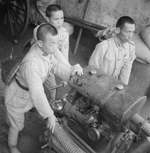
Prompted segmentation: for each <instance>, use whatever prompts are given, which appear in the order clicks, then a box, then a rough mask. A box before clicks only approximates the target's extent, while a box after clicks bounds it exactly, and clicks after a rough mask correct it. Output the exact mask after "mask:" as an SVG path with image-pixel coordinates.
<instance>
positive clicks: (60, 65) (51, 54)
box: [5, 24, 83, 153]
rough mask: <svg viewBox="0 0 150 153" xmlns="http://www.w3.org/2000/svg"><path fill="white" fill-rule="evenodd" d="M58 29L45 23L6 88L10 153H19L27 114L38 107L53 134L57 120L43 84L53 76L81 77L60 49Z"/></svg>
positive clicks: (78, 70) (79, 68) (79, 69)
mask: <svg viewBox="0 0 150 153" xmlns="http://www.w3.org/2000/svg"><path fill="white" fill-rule="evenodd" d="M57 36H58V35H57V30H56V28H55V27H53V26H52V25H50V24H42V25H41V26H40V27H39V28H38V30H37V39H38V40H37V42H36V43H35V44H33V46H32V47H31V48H30V50H29V52H28V53H27V55H26V56H25V57H24V59H23V60H22V63H21V65H20V68H19V70H18V71H17V73H16V76H15V78H14V80H13V81H12V82H11V84H10V85H9V86H7V87H6V92H5V104H6V108H7V113H8V118H9V121H10V128H9V134H8V145H9V147H10V151H11V153H20V151H19V149H18V148H17V141H18V134H19V132H20V131H21V130H22V129H23V127H24V114H25V112H27V111H29V110H30V109H31V108H32V107H35V108H36V109H37V111H38V112H39V114H40V115H41V116H42V117H43V118H44V119H46V118H47V120H48V122H47V124H48V127H49V129H50V130H51V131H52V132H53V131H54V128H55V122H56V118H55V116H54V113H53V110H52V108H51V107H50V105H49V102H48V100H47V98H46V95H45V93H44V88H43V82H44V81H45V80H46V79H47V77H49V75H50V74H52V73H54V74H55V75H57V76H58V77H60V78H61V79H62V80H65V81H67V80H69V78H70V76H71V75H74V74H75V73H77V74H78V75H82V73H83V71H82V68H81V67H80V65H78V64H77V65H75V66H71V65H70V64H69V63H68V62H67V60H65V59H64V56H63V55H62V54H61V53H60V52H59V51H58V48H57V40H58V37H57Z"/></svg>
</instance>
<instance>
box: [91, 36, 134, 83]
mask: <svg viewBox="0 0 150 153" xmlns="http://www.w3.org/2000/svg"><path fill="white" fill-rule="evenodd" d="M134 59H135V45H134V42H131V43H125V44H123V45H122V44H120V43H119V40H118V38H117V37H113V38H110V39H108V40H104V41H103V42H101V43H99V44H97V45H96V48H95V50H94V51H93V54H92V56H91V57H90V60H89V65H91V66H94V67H96V68H98V69H101V70H102V71H104V73H106V74H108V75H110V76H113V77H114V78H116V79H119V80H121V81H122V82H123V83H124V84H126V85H127V84H128V82H129V77H130V73H131V68H132V63H133V61H134Z"/></svg>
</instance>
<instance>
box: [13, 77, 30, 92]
mask: <svg viewBox="0 0 150 153" xmlns="http://www.w3.org/2000/svg"><path fill="white" fill-rule="evenodd" d="M15 81H16V83H17V85H18V86H19V87H20V88H21V89H23V90H26V91H29V89H28V88H27V87H25V86H24V85H22V84H21V83H20V82H19V81H18V80H17V78H15Z"/></svg>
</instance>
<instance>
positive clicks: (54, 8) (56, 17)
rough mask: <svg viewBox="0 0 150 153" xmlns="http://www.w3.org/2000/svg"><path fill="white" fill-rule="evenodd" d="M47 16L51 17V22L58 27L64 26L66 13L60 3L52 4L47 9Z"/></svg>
mask: <svg viewBox="0 0 150 153" xmlns="http://www.w3.org/2000/svg"><path fill="white" fill-rule="evenodd" d="M46 16H47V17H48V18H49V22H50V24H52V25H53V26H55V27H56V28H57V29H59V28H60V27H62V26H63V23H64V13H63V10H62V9H61V7H60V5H57V4H52V5H49V6H48V7H47V9H46Z"/></svg>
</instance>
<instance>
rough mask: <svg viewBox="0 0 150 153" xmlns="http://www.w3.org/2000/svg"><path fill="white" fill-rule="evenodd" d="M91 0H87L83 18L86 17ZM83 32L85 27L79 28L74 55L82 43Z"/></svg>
mask: <svg viewBox="0 0 150 153" xmlns="http://www.w3.org/2000/svg"><path fill="white" fill-rule="evenodd" d="M89 1H90V0H87V1H86V4H85V9H84V12H83V15H82V19H84V17H85V15H86V12H87V8H88V4H89ZM82 32H83V28H80V29H79V32H78V36H77V41H76V44H75V48H74V51H73V54H74V55H75V54H76V53H77V50H78V47H79V43H80V39H81V36H82Z"/></svg>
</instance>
